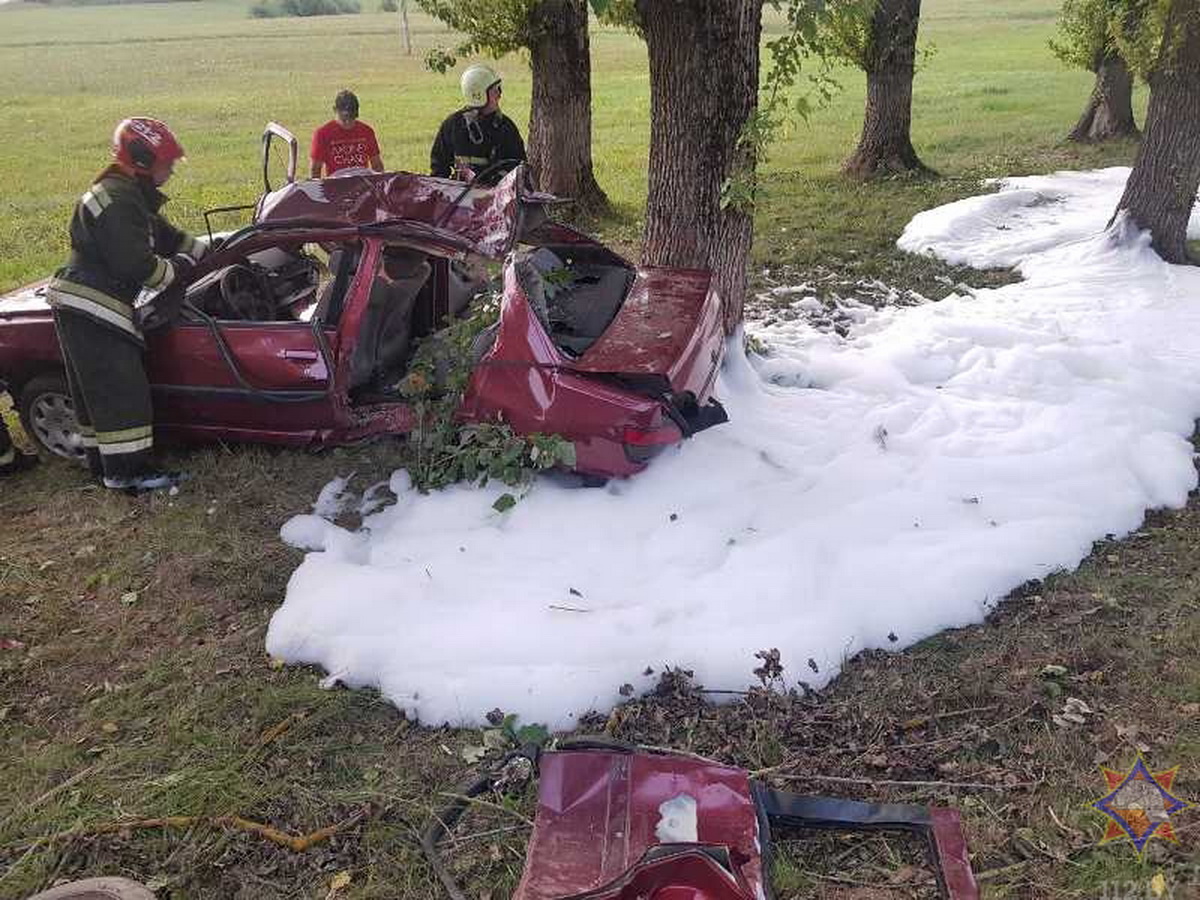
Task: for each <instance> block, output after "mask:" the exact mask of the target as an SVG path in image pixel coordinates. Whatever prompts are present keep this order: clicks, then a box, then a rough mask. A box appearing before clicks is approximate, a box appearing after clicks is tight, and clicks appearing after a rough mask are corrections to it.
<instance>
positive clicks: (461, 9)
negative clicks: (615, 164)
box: [417, 0, 609, 214]
mask: <svg viewBox="0 0 1200 900" xmlns="http://www.w3.org/2000/svg"><path fill="white" fill-rule="evenodd" d="M417 2H418V5H420V7H421V8H422V9H424V10H425V11H426V12H428V13H430V14H431V15H433V16H435V17H436V18H438V19H440V20H441V21H443V22H445V23H446V24H447V25H449V26H450V27H451V28H453V29H455V30H456V31H459V32H461V33H462V34H464V35H465V36H466V37H465V40H464V41H463V42H462V43H460V44H459V45H458V46H456V47H455V48H453V49H452V50H449V51H447V50H444V49H438V50H435V51H433V52H432V53H431V54H430V56H429V58H428V59H427V63H428V64H429V66H430V67H431V68H434V69H436V70H439V71H446V70H447V69H449V68H451V67H452V66H454V65H456V64H457V61H458V59H459V58H460V57H463V56H468V55H474V54H478V53H487V54H489V55H491V56H494V57H499V56H503V55H504V54H507V53H513V52H518V51H525V52H528V54H529V65H530V68H531V69H532V73H533V97H532V101H531V103H530V110H529V139H528V141H527V142H526V143H527V148H528V152H529V166H530V169H531V170H532V172H533V178H534V183H535V184H536V185H537V186H538V187H539V188H540V189H541V190H544V191H548V192H550V193H552V194H557V195H559V196H561V197H570V198H572V199H573V200H574V201H575V203H576V204H577V206H578V207H579V208H580V209H581V210H582V211H584V212H587V213H591V214H597V213H603V212H605V211H607V209H608V207H609V204H608V197H607V195H605V193H604V191H603V189H601V187H600V185H599V184H598V183H597V181H596V176H595V172H594V169H593V165H592V61H591V49H590V42H589V38H588V3H587V0H417Z"/></svg>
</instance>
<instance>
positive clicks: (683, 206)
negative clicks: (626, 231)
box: [636, 0, 762, 331]
mask: <svg viewBox="0 0 1200 900" xmlns="http://www.w3.org/2000/svg"><path fill="white" fill-rule="evenodd" d="M636 11H637V15H638V20H639V21H638V24H639V27H640V30H641V32H642V34H643V35H644V36H645V39H646V49H647V51H648V55H649V59H650V161H649V183H648V195H647V200H646V226H645V232H644V235H643V242H642V260H643V262H645V263H646V264H648V265H667V266H685V267H695V268H705V269H709V270H711V271H712V273H713V282H714V287H715V289H716V291H717V293H718V294H719V295H720V297H721V302H722V309H723V313H724V320H725V328H726V331H732V330H733V329H734V328H735V327H736V326H737V324H738V323H739V322H740V321H741V320H742V308H743V304H744V301H745V294H746V261H747V258H748V256H749V252H750V241H751V235H752V230H753V220H752V216H751V210H750V209H748V208H747V207H746V206H745V205H744V204H737V203H728V202H725V196H724V194H725V190H726V185H727V184H728V183H729V181H730V179H732V178H735V177H736V176H738V175H739V173H743V172H746V171H751V172H752V171H753V167H754V164H755V159H754V148H753V147H752V146H750V145H748V144H747V142H745V141H743V140H742V137H743V134H744V133H745V129H746V127H747V125H748V124H749V123H750V122H751V120H752V117H753V115H754V112H755V110H756V108H757V105H758V86H759V39H760V37H761V35H762V0H637V7H636Z"/></svg>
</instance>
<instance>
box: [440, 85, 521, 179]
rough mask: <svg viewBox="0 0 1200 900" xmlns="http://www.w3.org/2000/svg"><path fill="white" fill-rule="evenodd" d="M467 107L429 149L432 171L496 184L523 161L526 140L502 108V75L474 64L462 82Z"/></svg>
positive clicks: (448, 122) (444, 126)
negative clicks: (501, 110) (523, 139)
mask: <svg viewBox="0 0 1200 900" xmlns="http://www.w3.org/2000/svg"><path fill="white" fill-rule="evenodd" d="M459 84H460V86H461V88H462V94H463V99H464V100H466V102H467V105H466V106H464V107H463V108H462V109H460V110H458V111H457V112H454V113H452V114H451V115H450V116H448V117H447V118H446V121H444V122H442V127H441V128H439V129H438V133H437V137H436V138H434V141H433V148H432V150H430V152H429V167H430V171H431V172H432V173H433V174H434V175H436V176H438V177H440V178H458V179H461V180H463V181H471V180H473V179H474V178H475V177H476V176H482V177H480V179H479V181H480V183H481V184H495V183H496V182H497V181H499V180H500V179H501V178H502V177H503V176H504V175H505V174H507V172H508V171H509V170H510V169H512V168H513V167H514V166H516V165H517V163H522V162H524V161H525V142H524V141H522V140H521V132H519V131H518V130H517V126H516V125H515V124H514V123H513V120H512V119H510V118H508V116H506V115H504V113H502V112H500V96H501V93H502V88H501V80H500V76H499V75H498V74H496V72H495V71H494V70H493V69H492V68H490V67H489V66H482V65H475V66H471V67H470V68H468V69H467V70H466V71H465V72H463V73H462V78H461V80H460V82H459Z"/></svg>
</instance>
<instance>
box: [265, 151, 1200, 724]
mask: <svg viewBox="0 0 1200 900" xmlns="http://www.w3.org/2000/svg"><path fill="white" fill-rule="evenodd" d="M1121 180H1122V179H1121V178H1118V177H1117V175H1116V174H1114V173H1113V171H1112V170H1105V171H1103V172H1099V173H1066V174H1063V175H1060V176H1045V177H1044V178H1041V179H1039V180H1037V187H1036V188H1031V187H1030V184H1031V182H1033V180H1032V179H1012V180H1008V181H1005V182H1003V183H1002V184H1001V189H1000V192H999V193H997V194H991V195H987V196H984V197H977V198H972V199H970V200H966V201H962V202H960V203H955V204H950V205H949V206H946V207H942V208H941V209H938V210H931V211H929V212H927V213H922V214H921V215H920V216H918V217H917V218H916V219H914V220H913V222H912V224H911V225H910V227H909V229H908V230H907V231H906V232H905V235H904V237H903V238H902V240H901V243H902V245H903V246H905V247H908V248H911V249H920V250H927V251H933V252H936V253H939V254H942V255H945V256H946V257H947V258H951V259H955V260H956V261H963V262H972V263H974V264H979V265H984V264H986V265H995V264H999V261H1000V260H1004V261H1007V262H1012V263H1018V264H1019V265H1020V266H1021V269H1022V271H1023V272H1024V274H1025V275H1026V279H1027V280H1025V281H1023V282H1021V283H1018V284H1012V285H1008V286H1005V287H1002V288H997V289H994V290H980V291H977V292H975V293H974V294H972V295H970V296H952V297H950V298H948V299H947V300H944V301H942V302H940V303H931V304H924V305H919V306H914V307H906V308H895V309H885V310H883V311H880V312H869V311H868V312H866V313H865V314H864V317H863V320H862V322H861V323H860V324H858V325H856V326H855V327H854V329H853V331H852V332H851V334H850V336H849V337H848V338H840V337H838V336H837V335H835V334H830V333H822V332H819V331H817V330H815V329H813V328H812V327H811V326H809V325H807V324H805V323H804V322H803V321H802V320H795V321H791V322H786V323H783V324H778V325H774V326H772V327H770V328H753V326H751V328H752V330H753V331H754V333H755V334H756V335H757V336H758V337H760V338H762V339H763V340H764V341H766V342H767V343H768V344H769V345H770V347H771V348H772V352H771V354H770V355H769V356H768V357H766V358H760V357H753V358H751V359H747V358H746V357H745V356H743V355H742V354H740V353H738V352H731V353H730V354H729V356H728V361H727V364H726V366H725V369H724V371H723V373H722V376H721V380H720V385H719V390H718V394H719V396H720V397H721V398H722V399H723V400H724V401H725V402H726V405H727V406H728V408H729V412H730V416H731V421H730V422H729V423H728V424H726V425H723V426H720V427H718V428H714V429H712V430H711V431H708V432H705V433H704V434H702V435H700V436H699V437H697V438H696V439H695V440H692V441H689V442H687V443H685V444H684V445H683V446H682V447H680V448H678V449H673V450H671V451H668V452H667V453H666V454H665V455H664V456H663V457H662V458H660V459H659V460H657V461H656V462H655V463H654V465H652V466H651V467H650V469H649V470H648V471H646V472H645V473H643V474H641V475H639V476H637V477H636V478H633V479H630V480H627V481H614V482H611V483H610V484H609V485H608V487H607V488H604V489H592V490H587V489H571V488H569V487H567V486H565V485H563V484H560V483H556V482H554V481H551V480H545V479H543V480H542V481H540V482H539V483H538V484H537V485H536V486H535V487H534V488H533V489H532V490H531V491H530V493H529V495H528V496H527V497H525V498H524V499H523V500H521V502H519V503H518V504H517V505H516V507H515V508H513V509H512V510H511V511H509V512H506V513H497V512H496V511H495V510H493V509H492V502H493V501H494V500H495V499H496V497H497V496H498V495H499V494H500V493H502V492H503V491H504V490H507V489H506V488H503V487H499V486H493V487H488V488H485V489H475V488H467V487H461V486H459V487H453V488H450V489H448V490H445V491H442V492H439V493H436V494H433V495H430V496H420V495H418V494H416V493H415V492H413V491H412V490H411V487H410V486H409V483H408V480H407V476H406V475H405V474H404V473H402V472H401V473H397V474H396V475H394V476H393V478H392V480H391V485H390V487H391V490H392V491H393V492H394V493H396V494H397V496H398V497H399V500H398V502H397V503H396V504H395V505H393V506H390V507H388V508H386V509H384V510H382V511H379V512H376V513H374V514H371V515H368V516H367V518H366V519H365V521H364V523H363V527H362V529H361V530H359V531H357V532H354V533H351V532H348V531H346V530H344V529H341V528H338V527H337V526H335V525H333V524H331V523H329V522H328V521H326V520H324V519H321V518H320V517H319V516H311V515H307V516H298V517H296V518H295V519H293V520H291V521H290V522H289V523H288V524H287V525H285V526H284V531H283V536H284V539H285V540H288V541H289V542H291V543H294V544H296V545H297V546H301V547H303V548H305V549H308V550H310V551H311V552H309V553H308V555H307V556H306V558H305V560H304V562H303V563H302V564H301V565H300V567H299V568H298V569H297V570H296V572H295V573H294V574H293V576H292V578H291V581H290V583H289V585H288V591H287V597H286V599H285V602H284V604H283V605H282V607H281V608H280V609H279V610H278V611H277V612H276V614H275V616H274V617H273V619H272V621H271V625H270V629H269V632H268V635H267V648H268V650H269V652H271V653H272V654H274V655H276V656H280V657H283V658H284V659H287V660H289V661H292V662H305V663H317V664H320V665H321V666H323V667H324V668H325V669H326V670H327V671H329V672H333V673H337V677H338V679H339V680H340V681H342V682H344V683H346V684H348V685H351V686H358V685H371V686H375V687H378V688H379V689H380V690H381V691H382V692H383V693H384V694H385V695H386V696H387V697H389V698H390V699H391V700H392V701H393V702H395V703H396V704H397V705H399V706H400V707H402V708H403V709H405V710H406V711H407V712H408V713H409V714H412V715H415V716H418V717H419V718H420V719H421V720H423V721H426V722H430V723H441V722H451V723H455V724H467V723H475V724H479V723H482V722H483V721H484V716H485V714H486V712H487V711H488V710H490V709H492V708H494V707H497V706H499V707H501V708H503V709H504V710H506V711H509V712H515V713H517V714H519V716H520V717H521V719H522V720H524V721H527V722H528V721H542V722H546V723H549V724H550V725H552V726H554V727H568V726H570V725H571V724H572V722H573V721H574V720H575V718H576V717H577V716H578V715H579V714H581V713H584V712H587V711H588V710H591V709H601V710H603V709H605V708H607V707H610V706H612V705H613V704H614V703H616V702H618V700H619V698H620V695H619V693H618V691H619V689H620V688H621V686H622V685H623V684H625V683H626V682H629V683H631V684H633V685H634V686H635V688H637V689H643V688H646V687H648V686H649V685H650V684H651V683H652V681H653V679H654V677H655V676H654V675H643V674H642V673H643V671H644V670H645V669H646V668H647V666H649V667H652V668H653V669H655V670H656V671H661V669H662V667H664V666H668V665H678V666H682V667H684V668H688V669H692V670H693V671H694V672H695V677H696V679H697V680H698V681H699V682H701V683H703V684H704V685H706V686H708V687H710V688H720V689H740V688H745V687H747V686H749V685H751V684H752V683H754V682H755V678H754V676H753V674H752V669H753V668H754V667H755V665H756V664H757V660H755V659H754V653H755V651H758V650H762V649H765V648H770V647H778V648H779V649H780V650H781V651H782V660H783V663H784V665H785V667H786V675H787V677H788V678H789V680H791V681H793V682H794V681H796V680H799V679H804V680H806V681H808V682H809V683H812V684H821V683H824V682H825V681H826V680H827V679H828V678H829V677H831V676H832V675H833V674H834V673H836V671H837V669H838V667H839V665H840V664H841V662H842V660H843V659H845V658H846V657H847V656H849V655H851V654H853V653H855V652H857V651H858V650H860V649H862V648H865V647H883V648H898V647H902V646H905V645H907V644H910V643H912V642H913V641H915V640H918V639H920V638H922V637H925V636H927V635H929V634H931V633H934V632H936V631H939V630H941V629H943V628H946V627H952V626H958V625H964V624H967V623H971V622H977V621H979V620H980V619H981V618H982V617H983V616H984V615H985V614H986V612H987V611H988V609H989V608H990V606H991V605H992V604H994V603H995V602H996V601H997V600H998V599H999V598H1001V597H1003V596H1004V595H1005V594H1006V593H1007V592H1009V591H1010V590H1011V589H1012V588H1014V587H1015V586H1017V585H1019V584H1020V583H1022V582H1023V581H1025V580H1026V579H1029V578H1038V577H1042V576H1045V575H1047V574H1049V573H1051V572H1053V571H1055V570H1059V569H1069V568H1071V567H1073V566H1075V565H1076V564H1077V563H1078V562H1079V561H1080V559H1082V558H1083V557H1084V556H1085V555H1086V554H1087V553H1088V552H1089V549H1090V547H1091V544H1092V542H1093V541H1094V540H1096V539H1097V538H1100V537H1103V536H1104V535H1105V534H1107V533H1114V534H1125V533H1127V532H1129V531H1130V530H1132V529H1135V528H1137V526H1138V525H1139V524H1140V522H1141V521H1142V517H1143V513H1144V511H1145V510H1146V509H1147V508H1150V507H1160V506H1181V505H1182V504H1183V503H1184V502H1185V501H1186V497H1187V493H1188V491H1189V490H1190V489H1191V488H1192V487H1193V486H1194V485H1195V483H1196V475H1195V470H1194V467H1193V464H1192V446H1191V444H1190V443H1189V440H1188V438H1189V435H1190V434H1191V431H1192V428H1193V422H1194V420H1195V418H1196V416H1197V415H1198V414H1200V271H1197V270H1194V269H1191V268H1185V267H1173V266H1168V265H1166V264H1164V263H1163V262H1162V261H1161V260H1160V259H1159V258H1158V257H1157V256H1156V255H1155V254H1154V253H1153V252H1152V251H1151V250H1150V248H1149V246H1148V240H1147V237H1146V236H1145V235H1140V234H1136V233H1134V232H1132V231H1131V230H1130V229H1128V228H1127V226H1124V225H1123V224H1121V225H1119V227H1118V228H1117V229H1116V230H1114V231H1113V232H1109V233H1104V232H1103V229H1104V227H1105V224H1106V222H1107V220H1108V217H1109V215H1110V214H1111V210H1112V209H1113V207H1114V206H1115V204H1116V200H1117V198H1118V197H1119V194H1120V189H1121V183H1120V182H1121ZM1047 194H1052V195H1053V196H1054V197H1055V198H1056V199H1055V201H1054V202H1052V203H1048V202H1044V201H1043V200H1041V199H1039V198H1041V197H1044V196H1046V195H1047ZM1088 223H1090V224H1088ZM999 226H1006V227H999ZM1014 232H1019V239H1018V236H1016V235H1014ZM798 299H802V298H799V297H798ZM331 493H332V491H331ZM814 667H815V669H816V670H817V671H816V672H814V671H812V669H813V668H814Z"/></svg>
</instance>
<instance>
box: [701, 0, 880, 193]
mask: <svg viewBox="0 0 1200 900" xmlns="http://www.w3.org/2000/svg"><path fill="white" fill-rule="evenodd" d="M873 3H874V0H830V2H825V0H769V2H768V5H769V6H770V7H771V8H773V9H774V10H776V11H779V12H782V13H783V14H784V16H785V18H786V23H787V24H786V27H785V28H784V29H783V32H782V33H781V34H780V35H779V36H778V37H775V38H772V39H771V40H769V41H767V56H768V57H769V59H770V63H771V64H770V67H769V69H768V70H767V73H766V75H765V76H764V78H763V82H762V85H761V86H760V98H759V103H758V106H757V108H756V109H755V110H754V112H753V113H751V115H750V117H749V118H748V119H747V120H746V124H745V125H744V126H743V127H742V134H741V136H740V137H739V138H738V149H739V151H740V156H741V162H740V165H739V166H738V167H737V169H736V170H735V171H733V172H732V173H730V175H729V177H728V178H726V180H725V182H724V183H723V184H722V185H721V208H722V209H728V208H734V209H742V210H746V211H750V210H753V209H754V207H755V205H756V204H757V203H758V201H759V200H760V199H761V197H762V185H761V182H760V181H759V179H758V176H757V169H758V165H759V164H760V163H762V162H764V161H765V160H766V155H767V149H768V147H769V146H770V144H771V143H772V142H773V141H775V140H776V139H777V138H778V137H779V135H780V134H781V133H783V132H784V131H785V130H786V129H787V128H788V127H789V126H790V125H792V124H794V123H795V122H796V121H797V120H807V119H808V117H809V114H810V113H811V112H812V110H813V108H814V106H824V105H826V104H828V103H829V102H830V101H831V100H832V99H833V96H834V94H835V92H836V91H837V90H838V88H839V85H838V83H837V81H836V80H835V79H834V78H833V74H832V70H833V65H834V63H835V62H836V61H837V60H838V58H839V52H840V45H839V44H838V43H837V41H836V40H835V38H834V32H833V31H831V23H832V22H833V21H834V18H835V17H836V16H845V17H847V18H850V17H851V16H852V14H853V15H858V16H862V15H863V14H864V10H865V9H867V8H868V7H871V8H873ZM801 84H805V85H806V86H807V90H806V91H805V92H803V93H800V94H799V95H797V88H798V87H799V86H800V85H801Z"/></svg>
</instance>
